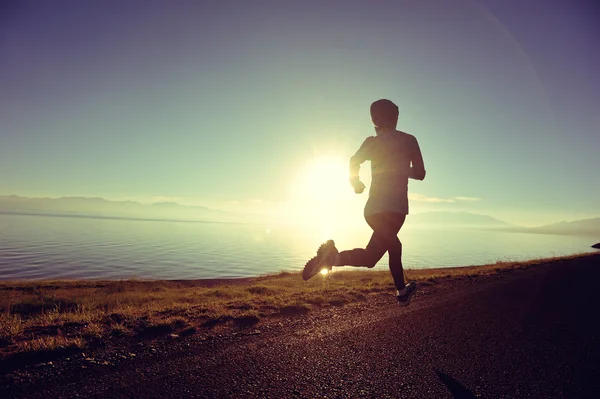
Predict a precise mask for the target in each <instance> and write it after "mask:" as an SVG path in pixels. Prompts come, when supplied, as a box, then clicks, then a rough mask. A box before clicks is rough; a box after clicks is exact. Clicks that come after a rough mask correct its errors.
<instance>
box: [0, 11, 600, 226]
mask: <svg viewBox="0 0 600 399" xmlns="http://www.w3.org/2000/svg"><path fill="white" fill-rule="evenodd" d="M1 7H2V8H0V88H1V93H2V95H1V96H0V134H1V138H0V194H19V195H24V196H50V197H60V196H95V197H96V196H97V197H104V198H108V199H137V200H140V201H152V200H159V199H171V200H175V201H179V202H182V203H187V204H200V205H208V206H212V207H216V208H221V209H236V210H246V209H247V210H249V211H259V210H261V209H262V210H264V209H266V208H276V207H277V206H279V204H282V203H285V202H286V201H288V200H289V196H290V192H292V193H293V192H294V191H293V189H292V188H291V186H293V185H294V184H296V182H297V180H298V178H297V177H296V176H298V174H299V173H300V172H299V171H301V170H303V168H304V165H305V164H306V163H307V162H309V161H310V160H311V159H315V158H317V159H318V158H320V157H323V156H328V157H334V158H335V159H341V160H343V162H344V165H345V162H346V161H347V159H348V158H349V157H350V156H351V155H352V154H353V153H354V151H355V150H356V149H357V148H358V146H359V145H360V144H361V143H362V141H363V140H364V138H365V137H366V136H368V135H373V134H374V131H373V128H372V126H371V123H370V119H369V114H368V109H369V105H370V103H371V102H372V101H374V100H377V99H379V98H389V99H391V100H393V101H394V102H396V103H397V104H398V105H399V108H400V121H399V124H398V127H399V129H402V130H405V131H407V132H410V133H412V134H414V135H415V136H416V137H417V138H418V140H419V143H420V145H421V149H422V152H423V155H424V159H425V166H426V169H427V178H426V179H425V181H423V182H415V183H411V185H410V191H411V192H412V198H413V200H412V202H411V209H412V210H413V211H414V212H417V211H425V210H460V211H471V212H475V213H487V214H490V215H493V216H496V217H499V218H501V219H504V220H507V221H510V222H515V223H519V224H524V225H532V224H543V223H546V222H554V221H559V220H573V219H578V218H585V217H593V216H596V217H597V216H599V215H600V184H598V172H599V171H600V157H599V156H598V150H599V149H600V112H599V111H600V79H598V76H597V74H598V71H600V46H598V38H600V26H599V25H598V24H597V21H598V17H599V16H600V7H599V6H598V5H597V3H596V2H595V1H593V0H591V1H578V0H545V1H535V0H514V1H512V0H498V1H491V0H490V1H482V0H480V1H476V0H453V1H446V0H439V1H435V0H432V1H427V0H395V1H338V2H334V1H235V2H232V1H202V2H200V1H160V2H159V1H150V0H144V1H126V0H118V1H78V0H73V1H52V2H48V1H41V0H40V1H16V0H14V1H8V2H7V1H5V2H3V3H2V6H1ZM366 171H368V169H366ZM365 180H366V179H365ZM344 184H345V183H344ZM347 188H348V190H351V189H350V186H349V185H348V186H347ZM365 199H366V197H364V196H361V197H359V199H357V200H356V201H362V202H361V204H362V203H363V202H364V200H365ZM359 216H360V215H359Z"/></svg>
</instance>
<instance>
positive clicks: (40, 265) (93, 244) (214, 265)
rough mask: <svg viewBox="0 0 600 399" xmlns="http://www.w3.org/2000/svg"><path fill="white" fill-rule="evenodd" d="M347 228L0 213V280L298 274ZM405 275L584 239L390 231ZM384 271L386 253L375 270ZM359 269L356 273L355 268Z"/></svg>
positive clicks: (360, 240)
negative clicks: (408, 271) (397, 241)
mask: <svg viewBox="0 0 600 399" xmlns="http://www.w3.org/2000/svg"><path fill="white" fill-rule="evenodd" d="M369 237H370V230H369V228H368V226H367V225H366V224H364V225H363V226H357V227H356V228H352V229H348V228H347V227H346V228H338V229H337V230H336V229H334V228H328V227H327V226H321V227H319V228H317V229H312V230H309V229H307V228H298V227H290V226H267V225H243V224H224V223H201V222H165V221H144V220H118V219H98V218H80V217H56V216H37V215H7V214H0V279H41V278H52V279H54V278H61V279H76V278H77V279H79V278H93V279H123V278H142V279H203V278H217V277H247V276H257V275H264V274H270V273H277V272H279V271H281V270H296V271H298V270H301V269H302V267H303V266H304V264H305V263H306V261H307V260H308V259H309V258H310V257H312V256H314V253H315V251H316V248H317V247H318V245H319V244H320V243H321V242H322V241H324V240H325V239H326V238H333V239H335V241H336V244H337V246H338V248H339V249H340V250H341V249H350V248H354V247H364V246H365V245H366V243H367V242H368V239H369ZM400 239H401V240H402V242H403V244H404V255H403V261H404V262H403V263H404V266H405V267H406V268H434V267H449V266H468V265H478V264H485V263H493V262H496V261H498V260H524V259H532V258H539V257H549V256H558V255H567V254H573V253H580V252H589V251H590V250H591V249H590V245H591V244H592V242H591V241H590V238H589V237H576V236H559V235H547V234H526V233H504V232H493V231H475V230H424V229H418V228H414V227H411V226H407V228H406V229H403V230H402V231H401V233H400ZM377 268H387V255H386V256H384V257H383V259H382V261H381V262H380V263H379V264H378V265H377ZM365 270H366V269H365Z"/></svg>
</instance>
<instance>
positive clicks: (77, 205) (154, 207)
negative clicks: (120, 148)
mask: <svg viewBox="0 0 600 399" xmlns="http://www.w3.org/2000/svg"><path fill="white" fill-rule="evenodd" d="M0 212H2V213H21V214H44V215H56V216H80V217H103V218H123V219H157V220H176V221H207V222H252V221H255V219H256V218H255V217H252V216H251V215H244V214H239V213H235V212H225V211H221V210H216V209H210V208H207V207H204V206H188V205H181V204H177V203H175V202H157V203H154V204H142V203H140V202H134V201H109V200H106V199H104V198H86V197H62V198H27V197H19V196H16V195H9V196H0Z"/></svg>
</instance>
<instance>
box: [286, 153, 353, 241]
mask: <svg viewBox="0 0 600 399" xmlns="http://www.w3.org/2000/svg"><path fill="white" fill-rule="evenodd" d="M348 176H349V171H348V161H347V160H346V158H345V157H341V156H340V157H333V156H329V157H318V158H314V159H311V160H309V161H307V162H306V163H305V164H303V165H300V167H299V168H298V171H297V174H296V175H294V176H293V177H292V178H291V179H290V185H291V186H290V199H289V201H287V203H286V211H285V215H286V218H287V220H288V221H290V222H291V223H294V224H298V225H305V226H308V227H309V228H310V229H311V230H312V231H313V234H314V237H315V239H323V240H326V239H330V238H331V237H332V236H333V235H338V234H339V231H340V229H342V230H343V229H344V228H345V227H346V226H348V225H349V223H354V221H355V219H354V218H353V217H352V215H360V214H361V209H362V206H363V203H364V200H365V197H359V196H357V195H356V194H355V193H354V191H353V190H352V187H351V186H350V183H349V181H348ZM356 219H357V220H359V221H360V217H359V216H357V217H356Z"/></svg>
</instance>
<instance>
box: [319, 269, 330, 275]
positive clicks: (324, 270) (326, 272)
mask: <svg viewBox="0 0 600 399" xmlns="http://www.w3.org/2000/svg"><path fill="white" fill-rule="evenodd" d="M321 274H322V275H323V276H326V275H327V274H329V270H328V269H321Z"/></svg>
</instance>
